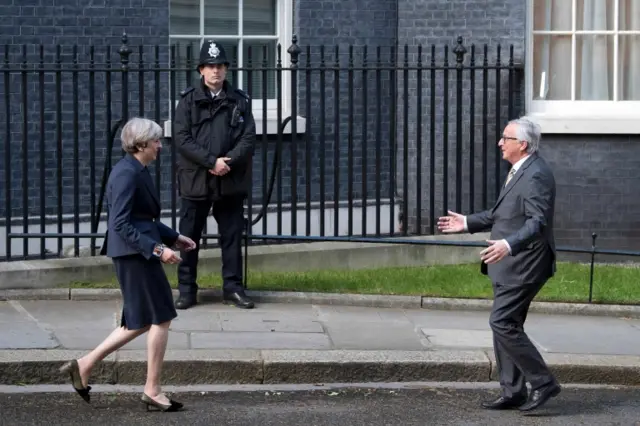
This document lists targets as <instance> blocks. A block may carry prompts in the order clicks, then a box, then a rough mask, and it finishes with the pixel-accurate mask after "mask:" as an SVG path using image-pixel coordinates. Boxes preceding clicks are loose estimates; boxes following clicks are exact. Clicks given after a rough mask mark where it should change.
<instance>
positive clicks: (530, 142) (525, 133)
mask: <svg viewBox="0 0 640 426" xmlns="http://www.w3.org/2000/svg"><path fill="white" fill-rule="evenodd" d="M509 124H515V125H517V129H516V137H517V138H518V140H519V141H526V142H527V153H529V154H533V153H534V152H536V151H537V150H538V148H540V137H541V131H540V125H539V124H537V123H534V122H533V121H531V120H530V119H528V118H527V117H520V118H517V119H515V120H511V121H510V122H509Z"/></svg>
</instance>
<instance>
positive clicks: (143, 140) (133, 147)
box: [120, 117, 162, 154]
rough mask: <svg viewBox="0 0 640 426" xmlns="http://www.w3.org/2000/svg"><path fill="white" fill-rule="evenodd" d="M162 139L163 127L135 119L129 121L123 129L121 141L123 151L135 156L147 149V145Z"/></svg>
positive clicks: (150, 121)
mask: <svg viewBox="0 0 640 426" xmlns="http://www.w3.org/2000/svg"><path fill="white" fill-rule="evenodd" d="M161 137H162V127H160V126H159V125H158V123H156V122H155V121H153V120H149V119H146V118H139V117H135V118H132V119H131V120H129V121H127V124H125V125H124V127H123V128H122V133H121V134H120V139H121V140H122V149H123V150H124V151H125V152H128V153H130V154H133V153H135V152H138V151H140V148H145V147H146V146H147V143H149V142H152V141H156V140H158V139H160V138H161Z"/></svg>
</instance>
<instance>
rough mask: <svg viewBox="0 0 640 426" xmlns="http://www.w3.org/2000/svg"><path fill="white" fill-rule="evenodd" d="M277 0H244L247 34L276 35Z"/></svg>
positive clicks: (244, 31) (243, 30)
mask: <svg viewBox="0 0 640 426" xmlns="http://www.w3.org/2000/svg"><path fill="white" fill-rule="evenodd" d="M276 7H277V0H244V1H243V5H242V14H243V23H242V25H243V29H242V33H243V34H245V35H276V11H277V9H276Z"/></svg>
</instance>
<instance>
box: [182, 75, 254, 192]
mask: <svg viewBox="0 0 640 426" xmlns="http://www.w3.org/2000/svg"><path fill="white" fill-rule="evenodd" d="M181 96H182V99H180V102H179V103H178V106H177V107H176V112H175V120H174V122H173V124H172V127H173V134H174V140H175V143H176V148H177V152H178V154H179V155H178V164H177V182H178V191H179V193H180V196H181V197H183V198H187V199H193V200H198V199H205V198H218V197H220V196H227V195H244V196H246V195H247V194H248V192H249V190H250V188H251V176H250V170H249V169H250V167H251V164H250V163H251V158H252V155H253V150H254V141H255V137H256V125H255V121H254V119H253V114H252V112H251V109H250V107H249V103H248V99H249V97H248V96H247V95H246V94H245V93H244V92H243V91H241V90H239V89H234V88H233V87H231V85H230V84H229V83H228V82H227V81H225V82H224V85H223V88H222V91H221V92H220V93H219V94H218V96H216V98H215V99H213V97H212V95H211V92H210V90H209V88H208V87H206V86H205V85H204V82H203V81H202V80H201V81H200V85H197V86H195V87H189V88H188V89H186V90H184V91H183V92H182V93H181ZM219 157H229V158H231V160H230V161H228V162H227V164H228V165H229V167H230V168H231V170H230V171H229V173H227V174H226V175H224V176H215V175H213V174H211V173H209V170H212V169H213V168H214V167H215V164H216V160H217V158H219Z"/></svg>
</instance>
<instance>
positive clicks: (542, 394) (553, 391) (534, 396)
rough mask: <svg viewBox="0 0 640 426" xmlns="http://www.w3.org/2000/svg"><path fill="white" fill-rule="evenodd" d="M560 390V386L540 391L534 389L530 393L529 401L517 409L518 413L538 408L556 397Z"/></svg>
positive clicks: (554, 385) (551, 386) (552, 386)
mask: <svg viewBox="0 0 640 426" xmlns="http://www.w3.org/2000/svg"><path fill="white" fill-rule="evenodd" d="M561 390H562V388H560V385H556V384H553V385H550V386H547V387H545V388H542V389H536V390H534V391H533V392H531V396H529V400H528V401H527V402H526V404H524V405H522V406H520V407H519V409H520V411H531V410H535V409H536V408H538V407H540V406H541V405H542V404H544V403H545V402H547V401H548V400H549V399H551V398H553V397H554V396H557V395H558V394H559V393H560V391H561Z"/></svg>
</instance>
